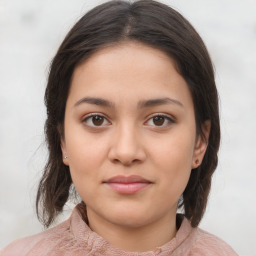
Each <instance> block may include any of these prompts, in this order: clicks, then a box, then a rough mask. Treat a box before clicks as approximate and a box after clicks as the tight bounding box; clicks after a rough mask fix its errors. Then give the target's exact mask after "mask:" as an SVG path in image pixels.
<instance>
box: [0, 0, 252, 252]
mask: <svg viewBox="0 0 256 256" xmlns="http://www.w3.org/2000/svg"><path fill="white" fill-rule="evenodd" d="M102 2H104V1H96V0H74V1H70V0H44V1H41V0H22V1H21V0H0V248H1V247H4V246H5V245H6V244H8V243H10V242H11V241H13V240H14V239H17V238H20V237H24V236H27V235H31V234H34V233H37V232H40V231H41V230H43V228H42V226H41V225H40V224H39V222H38V221H37V219H36V215H35V203H34V202H35V194H36V188H37V184H38V180H39V177H40V175H41V172H42V169H43V165H44V163H45V160H46V153H47V151H46V149H45V145H44V132H43V127H44V119H45V107H44V104H43V96H44V89H45V85H46V78H47V72H48V67H49V63H50V61H51V59H52V57H53V55H54V54H55V52H56V50H57V48H58V46H59V44H60V43H61V41H62V40H63V38H64V36H65V34H66V33H67V32H68V30H69V29H70V28H71V27H72V25H73V24H74V22H75V21H77V20H78V19H79V17H81V16H82V15H83V14H84V13H85V12H86V11H87V10H89V9H90V8H92V7H94V6H96V5H97V4H99V3H102ZM162 2H164V3H167V4H169V5H170V6H172V7H174V8H175V9H176V10H178V11H180V12H181V13H182V14H183V15H184V16H185V17H186V18H187V19H188V20H189V21H190V22H191V23H192V24H193V25H194V26H195V28H196V29H197V31H198V32H199V33H200V35H201V36H202V38H203V40H204V41H205V43H206V45H207V47H208V49H209V52H210V54H211V57H212V59H213V62H214V64H215V69H216V81H217V85H218V89H219V94H220V110H221V125H222V142H221V149H220V154H219V166H218V168H217V170H216V173H215V175H214V177H213V186H212V191H211V195H210V199H209V204H208V208H207V211H206V214H205V217H204V219H203V221H202V222H201V224H200V227H201V228H203V229H206V230H207V231H209V232H211V233H213V234H216V235H217V236H219V237H221V238H222V239H224V240H225V241H226V242H227V243H229V244H230V245H231V246H232V247H233V248H234V249H235V250H236V251H237V252H238V253H239V255H242V256H247V255H248V256H252V255H256V243H255V239H256V220H255V217H256V200H255V197H256V168H255V166H256V149H255V147H256V100H255V99H256V1H255V0H243V1H241V0H232V1H231V0H207V1H206V0H173V1H171V0H170V1H162ZM71 209H72V204H70V205H69V206H68V207H67V209H66V215H64V217H63V218H65V216H67V215H68V213H69V212H70V210H71Z"/></svg>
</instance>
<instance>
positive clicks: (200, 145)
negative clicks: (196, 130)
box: [191, 120, 211, 169]
mask: <svg viewBox="0 0 256 256" xmlns="http://www.w3.org/2000/svg"><path fill="white" fill-rule="evenodd" d="M201 129H202V133H203V134H199V135H198V136H197V138H196V143H195V148H194V155H193V160H192V165H191V168H192V169H195V168H197V167H198V166H200V165H201V163H202V161H203V158H204V155H205V152H206V149H207V146H208V140H209V135H210V130H211V122H210V120H207V121H205V122H204V123H203V124H202V127H201Z"/></svg>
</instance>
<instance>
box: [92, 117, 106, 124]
mask: <svg viewBox="0 0 256 256" xmlns="http://www.w3.org/2000/svg"><path fill="white" fill-rule="evenodd" d="M103 121H104V118H103V117H102V116H94V117H92V122H93V124H94V125H96V126H99V125H102V124H103Z"/></svg>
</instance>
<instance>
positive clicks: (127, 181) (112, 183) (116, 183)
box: [103, 175, 152, 195]
mask: <svg viewBox="0 0 256 256" xmlns="http://www.w3.org/2000/svg"><path fill="white" fill-rule="evenodd" d="M103 183H104V184H106V185H108V186H109V187H110V188H111V189H113V190H114V191H115V192H117V193H119V194H127V195H129V194H135V193H137V192H139V191H141V190H142V189H145V188H146V187H148V186H149V185H151V184H152V182H151V181H149V180H147V179H145V178H143V177H141V176H138V175H131V176H122V175H118V176H114V177H111V178H110V179H108V180H106V181H104V182H103Z"/></svg>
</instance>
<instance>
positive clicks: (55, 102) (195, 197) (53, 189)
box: [36, 0, 220, 227]
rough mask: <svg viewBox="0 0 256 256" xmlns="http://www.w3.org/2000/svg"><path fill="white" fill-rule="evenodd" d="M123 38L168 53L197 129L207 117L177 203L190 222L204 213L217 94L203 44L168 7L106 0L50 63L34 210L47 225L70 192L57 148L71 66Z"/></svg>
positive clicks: (216, 136) (216, 135)
mask: <svg viewBox="0 0 256 256" xmlns="http://www.w3.org/2000/svg"><path fill="white" fill-rule="evenodd" d="M124 41H135V42H140V43H143V44H146V45H148V46H151V47H154V48H157V49H160V50H162V51H163V52H165V53H166V54H167V55H169V56H170V57H171V58H172V59H173V60H174V61H175V63H176V68H177V71H178V72H179V73H180V74H181V75H182V76H183V78H184V79H185V81H186V82H187V85H188V87H189V90H190V92H191V95H192V98H193V102H194V109H195V118H196V126H197V133H198V134H200V135H203V132H202V129H201V127H202V124H203V123H204V122H205V121H206V120H210V122H211V130H210V136H209V141H208V148H207V151H206V154H205V156H204V159H203V162H202V164H201V165H200V167H198V168H197V169H194V170H193V171H192V172H191V176H190V179H189V182H188V184H187V186H186V189H185V191H184V193H183V196H182V199H181V201H180V202H179V208H183V210H184V214H185V216H186V217H187V218H188V219H189V220H190V221H191V224H192V226H193V227H196V226H197V225H198V224H199V222H200V220H201V218H202V216H203V214H204V211H205V208H206V204H207V199H208V195H209V191H210V186H211V177H212V174H213V172H214V170H215V169H216V166H217V161H218V157H217V152H218V149H219V143H220V127H219V110H218V94H217V89H216V85H215V80H214V71H213V66H212V63H211V59H210V57H209V54H208V52H207V49H206V47H205V45H204V43H203V41H202V39H201V38H200V36H199V35H198V33H197V32H196V31H195V29H194V28H193V27H192V25H191V24H190V23H189V22H188V21H187V20H186V19H185V18H184V17H183V16H182V15H181V14H179V13H178V12H177V11H175V10H174V9H172V8H171V7H168V6H166V5H164V4H162V3H159V2H156V1H151V0H141V1H136V2H134V3H131V2H128V1H109V2H106V3H104V4H102V5H99V6H97V7H95V8H94V9H92V10H91V11H89V12H88V13H87V14H85V15H84V16H83V17H82V18H81V19H80V20H79V21H78V22H77V23H76V24H75V25H74V27H73V28H72V29H71V30H70V32H69V33H68V34H67V36H66V38H65V39H64V41H63V42H62V44H61V46H60V48H59V49H58V52H57V54H56V56H55V57H54V59H53V61H52V63H51V68H50V72H49V78H48V84H47V88H46V92H45V104H46V107H47V120H46V123H45V135H46V141H47V145H48V150H49V157H48V162H47V164H46V166H45V169H44V173H43V176H42V178H41V181H40V184H39V188H38V193H37V199H36V206H37V215H38V217H39V219H40V220H41V222H42V223H43V224H44V225H45V226H46V227H48V226H49V225H50V224H51V223H52V222H53V221H54V219H55V217H56V216H57V215H58V214H59V213H60V212H62V210H63V206H64V205H65V203H66V202H67V200H68V199H69V197H70V195H71V194H73V193H71V188H72V180H71V176H70V171H69V167H67V166H65V165H64V164H63V160H62V152H61V147H60V144H61V136H62V135H63V129H64V128H63V122H64V114H65V106H66V101H67V97H68V93H69V88H70V83H71V78H72V74H73V71H74V69H75V68H76V66H77V65H78V64H79V63H81V62H83V61H85V60H86V59H87V58H88V57H89V56H90V55H92V54H93V53H95V52H96V51H97V50H99V49H101V48H103V47H106V46H109V45H114V44H119V43H121V42H124ZM40 206H41V207H40Z"/></svg>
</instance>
